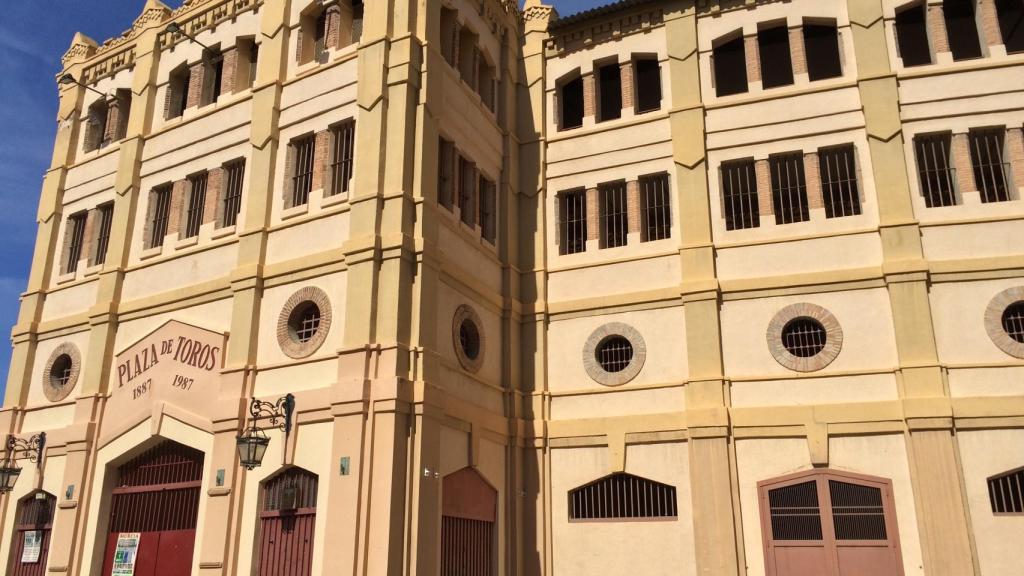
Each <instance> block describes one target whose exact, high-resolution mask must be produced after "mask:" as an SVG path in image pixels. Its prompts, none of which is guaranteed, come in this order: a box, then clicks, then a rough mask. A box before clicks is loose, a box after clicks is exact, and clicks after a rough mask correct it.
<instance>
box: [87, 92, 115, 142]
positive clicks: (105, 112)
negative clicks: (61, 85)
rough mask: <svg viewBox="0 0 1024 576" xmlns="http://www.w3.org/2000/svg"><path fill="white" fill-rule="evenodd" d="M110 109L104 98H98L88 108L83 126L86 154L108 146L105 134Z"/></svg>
mask: <svg viewBox="0 0 1024 576" xmlns="http://www.w3.org/2000/svg"><path fill="white" fill-rule="evenodd" d="M109 113H110V108H109V106H108V105H107V101H106V99H105V98H100V99H99V100H97V101H96V102H94V103H93V104H92V105H90V106H89V111H88V115H87V117H86V121H85V122H86V124H85V145H84V147H83V148H84V150H85V151H86V152H92V151H93V150H97V149H99V148H102V147H104V146H106V145H107V144H109V143H110V142H109V141H108V140H106V138H105V133H106V129H107V118H108V117H109Z"/></svg>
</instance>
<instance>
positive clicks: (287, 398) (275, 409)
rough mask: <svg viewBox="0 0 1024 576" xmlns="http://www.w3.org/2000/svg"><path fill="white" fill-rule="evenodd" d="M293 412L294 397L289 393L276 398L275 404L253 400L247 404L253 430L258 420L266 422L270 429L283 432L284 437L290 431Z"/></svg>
mask: <svg viewBox="0 0 1024 576" xmlns="http://www.w3.org/2000/svg"><path fill="white" fill-rule="evenodd" d="M294 412H295V396H293V395H292V394H291V393H289V394H286V395H284V396H282V397H280V398H278V399H277V401H276V402H266V401H263V400H259V399H257V398H253V399H252V401H251V402H250V403H249V414H250V415H251V416H252V426H253V428H254V429H255V428H256V422H257V421H258V420H268V421H269V423H270V425H271V426H272V427H275V428H280V429H281V430H284V434H285V436H287V435H288V434H290V433H291V431H292V414H293V413H294Z"/></svg>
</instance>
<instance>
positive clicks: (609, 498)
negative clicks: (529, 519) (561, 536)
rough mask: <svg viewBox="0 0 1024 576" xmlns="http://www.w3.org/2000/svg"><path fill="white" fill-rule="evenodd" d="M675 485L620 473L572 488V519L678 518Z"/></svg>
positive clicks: (570, 509) (570, 502)
mask: <svg viewBox="0 0 1024 576" xmlns="http://www.w3.org/2000/svg"><path fill="white" fill-rule="evenodd" d="M677 510H678V503H677V502H676V488H675V486H670V485H668V484H662V483H661V482H655V481H653V480H648V479H646V478H640V477H639V476H633V475H632V474H626V473H622V472H620V473H617V474H612V475H611V476H607V477H605V478H602V479H600V480H598V481H596V482H591V483H590V484H587V485H585V486H580V487H579V488H576V489H574V490H570V491H569V519H570V520H615V519H620V518H666V519H672V518H675V517H676V516H677V514H678V511H677Z"/></svg>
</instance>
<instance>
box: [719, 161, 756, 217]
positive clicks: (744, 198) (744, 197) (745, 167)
mask: <svg viewBox="0 0 1024 576" xmlns="http://www.w3.org/2000/svg"><path fill="white" fill-rule="evenodd" d="M722 207H723V211H724V213H725V229H726V230H740V229H743V228H757V227H758V226H760V225H761V216H760V207H759V206H758V201H757V174H756V173H755V171H754V161H753V160H738V161H735V162H727V163H724V164H722Z"/></svg>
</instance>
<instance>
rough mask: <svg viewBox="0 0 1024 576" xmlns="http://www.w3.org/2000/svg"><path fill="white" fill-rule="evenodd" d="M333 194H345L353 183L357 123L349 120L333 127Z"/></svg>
mask: <svg viewBox="0 0 1024 576" xmlns="http://www.w3.org/2000/svg"><path fill="white" fill-rule="evenodd" d="M331 141H333V142H334V150H333V151H332V152H333V153H332V155H331V192H330V193H331V195H334V194H344V193H346V192H348V191H349V187H350V186H351V184H352V168H353V166H354V162H353V159H354V158H355V145H356V123H355V121H352V120H350V121H348V122H344V123H342V124H339V125H337V126H335V127H333V128H331Z"/></svg>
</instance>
